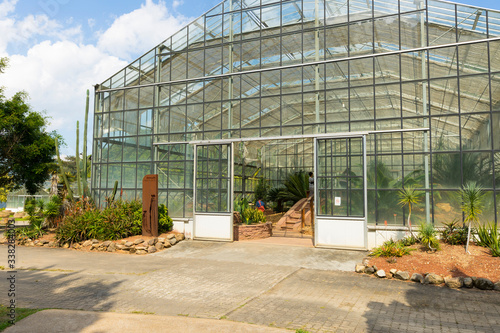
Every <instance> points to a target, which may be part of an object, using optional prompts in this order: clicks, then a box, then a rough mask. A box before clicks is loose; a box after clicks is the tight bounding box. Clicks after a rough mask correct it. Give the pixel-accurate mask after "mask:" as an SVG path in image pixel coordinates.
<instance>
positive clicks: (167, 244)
mask: <svg viewBox="0 0 500 333" xmlns="http://www.w3.org/2000/svg"><path fill="white" fill-rule="evenodd" d="M163 246H164V247H165V248H166V249H168V248H169V247H172V245H170V242H165V244H163Z"/></svg>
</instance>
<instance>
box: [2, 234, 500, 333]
mask: <svg viewBox="0 0 500 333" xmlns="http://www.w3.org/2000/svg"><path fill="white" fill-rule="evenodd" d="M0 253H5V254H6V253H7V248H6V247H5V246H0ZM16 256H17V258H18V265H17V266H18V267H19V268H22V269H19V270H18V273H17V274H18V276H17V281H16V283H17V288H18V296H17V299H16V302H17V304H18V306H20V307H31V308H61V309H71V310H86V311H99V312H98V314H99V315H103V312H104V313H108V312H115V313H121V314H127V313H128V314H131V313H151V314H154V315H155V316H152V317H154V318H155V319H158V321H161V320H163V319H161V318H160V317H161V316H171V317H174V318H181V319H180V320H184V319H185V320H188V323H189V325H188V326H187V328H186V330H184V331H187V329H188V328H190V327H197V326H192V325H197V324H196V323H195V322H197V320H199V319H197V318H205V319H209V321H208V322H206V323H207V324H206V325H208V326H205V328H206V329H201V330H199V331H207V330H208V329H211V328H212V327H218V326H217V325H218V324H224V323H227V322H229V323H246V324H257V325H260V326H261V327H264V328H265V329H266V330H267V329H269V330H270V329H271V328H275V327H278V328H285V329H292V330H295V329H298V328H304V329H307V330H308V331H310V332H391V331H397V332H401V331H403V332H500V293H498V292H492V291H489V292H488V291H480V290H465V289H462V290H450V289H447V288H441V287H434V286H424V285H419V284H415V283H405V282H401V281H395V280H390V281H387V280H381V279H377V278H373V277H368V276H366V275H359V274H356V273H353V272H352V270H353V269H354V263H356V262H361V260H362V258H363V257H364V256H365V253H362V252H349V251H334V250H326V249H314V248H308V247H290V246H283V245H275V244H258V243H257V244H256V243H254V242H234V243H215V242H194V241H186V242H181V243H180V244H179V245H176V246H174V247H173V248H171V249H168V250H166V251H163V252H160V253H156V254H153V255H147V256H135V255H120V254H113V253H85V252H78V251H72V250H64V249H50V248H24V247H18V248H17V253H16ZM4 258H6V255H5V256H4ZM344 268H345V271H343V270H344ZM1 273H2V274H4V276H1V275H0V278H1V280H2V281H5V274H6V272H5V271H4V272H1ZM0 288H4V287H3V285H0ZM5 288H6V287H5ZM7 302H8V298H7V293H6V292H0V303H1V304H7ZM44 313H45V311H44V312H41V314H40V316H46V317H45V318H46V320H50V321H52V319H51V318H53V319H54V320H56V321H52V322H58V323H59V322H61V321H62V322H64V321H65V320H62V319H61V320H59V319H57V318H62V317H57V316H63V317H64V316H66V317H68V316H69V317H71V316H72V314H71V313H70V314H65V315H62V314H57V316H56V314H51V313H48V314H44ZM79 313H80V315H81V313H83V312H79ZM75 316H76V314H75ZM128 316H132V315H128ZM134 316H138V315H137V314H135V315H134ZM29 318H30V317H28V319H29ZM99 318H100V319H99ZM99 318H98V319H95V320H94V319H92V320H90V321H91V323H90V324H88V326H85V327H83V328H81V329H80V328H79V329H78V330H79V331H82V332H87V331H88V332H97V331H106V330H103V329H98V328H95V327H94V326H93V323H97V322H101V321H104V322H106V321H107V320H108V319H105V318H108V317H106V316H104V317H99ZM109 318H111V317H109ZM124 318H127V317H124ZM130 318H131V319H130V320H131V322H130V325H134V324H133V321H134V320H136V318H138V317H130ZM148 318H149V316H148ZM193 318H194V319H193ZM28 319H25V320H28ZM35 319H36V317H35ZM25 320H23V321H21V322H19V323H18V324H17V325H16V327H20V326H21V325H23V324H24V322H25ZM109 320H111V319H109ZM123 320H125V319H123ZM190 320H193V322H192V324H191V323H190V322H189V321H190ZM171 321H172V319H171ZM174 321H175V320H174ZM84 322H85V321H84ZM138 322H139V323H141V322H143V323H145V322H146V321H145V320H142V321H141V320H138ZM199 323H201V322H199ZM55 327H56V326H54V329H55ZM85 329H87V331H85ZM92 329H94V331H92ZM231 329H235V328H234V327H233V328H231ZM255 329H257V328H255ZM52 331H54V330H52ZM153 331H154V330H153ZM160 331H164V330H160ZM48 332H51V330H48Z"/></svg>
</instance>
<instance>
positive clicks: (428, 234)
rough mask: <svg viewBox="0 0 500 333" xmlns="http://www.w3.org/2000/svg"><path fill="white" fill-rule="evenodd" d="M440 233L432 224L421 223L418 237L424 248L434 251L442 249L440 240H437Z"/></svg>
mask: <svg viewBox="0 0 500 333" xmlns="http://www.w3.org/2000/svg"><path fill="white" fill-rule="evenodd" d="M437 233H438V231H437V230H436V229H435V228H434V225H433V224H432V223H425V222H424V223H420V225H419V227H418V237H419V240H420V243H422V245H423V246H425V247H427V248H429V249H430V250H432V251H437V250H439V249H440V246H439V240H438V239H437V238H436V235H437Z"/></svg>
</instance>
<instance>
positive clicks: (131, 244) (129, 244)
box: [124, 242, 134, 247]
mask: <svg viewBox="0 0 500 333" xmlns="http://www.w3.org/2000/svg"><path fill="white" fill-rule="evenodd" d="M124 245H125V247H132V246H133V245H134V243H132V242H125V244H124Z"/></svg>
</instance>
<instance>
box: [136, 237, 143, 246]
mask: <svg viewBox="0 0 500 333" xmlns="http://www.w3.org/2000/svg"><path fill="white" fill-rule="evenodd" d="M141 243H144V239H142V238H138V239H136V240H135V241H134V244H135V245H139V244H141Z"/></svg>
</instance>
